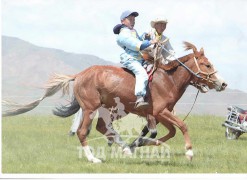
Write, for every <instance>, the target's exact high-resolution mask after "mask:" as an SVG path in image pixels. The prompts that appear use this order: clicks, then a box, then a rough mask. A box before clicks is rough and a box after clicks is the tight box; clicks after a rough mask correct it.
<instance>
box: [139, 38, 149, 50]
mask: <svg viewBox="0 0 247 180" xmlns="http://www.w3.org/2000/svg"><path fill="white" fill-rule="evenodd" d="M150 45H151V43H150V41H148V40H144V41H142V44H141V47H140V50H143V49H145V48H147V47H148V46H150Z"/></svg>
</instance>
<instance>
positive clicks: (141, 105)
mask: <svg viewBox="0 0 247 180" xmlns="http://www.w3.org/2000/svg"><path fill="white" fill-rule="evenodd" d="M148 106H149V104H148V102H145V100H144V97H143V96H137V100H136V103H135V108H136V109H145V108H147V107H148Z"/></svg>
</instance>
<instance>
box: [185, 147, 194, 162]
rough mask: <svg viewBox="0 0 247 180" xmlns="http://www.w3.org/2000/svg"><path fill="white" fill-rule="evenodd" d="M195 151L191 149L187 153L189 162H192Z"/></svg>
mask: <svg viewBox="0 0 247 180" xmlns="http://www.w3.org/2000/svg"><path fill="white" fill-rule="evenodd" d="M193 155H194V154H193V151H192V150H191V149H189V150H188V151H187V152H186V153H185V156H186V158H187V159H188V160H190V161H192V158H193Z"/></svg>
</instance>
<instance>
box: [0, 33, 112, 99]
mask: <svg viewBox="0 0 247 180" xmlns="http://www.w3.org/2000/svg"><path fill="white" fill-rule="evenodd" d="M96 64H97V65H107V64H108V65H112V64H113V63H112V62H110V61H106V60H103V59H101V58H99V57H96V56H93V55H87V54H75V53H68V52H65V51H62V50H58V49H51V48H44V47H38V46H35V45H33V44H31V43H29V42H26V41H23V40H21V39H18V38H14V37H7V36H2V69H3V73H2V81H3V96H5V95H7V94H20V92H19V91H20V89H19V88H30V87H37V86H39V87H41V86H42V85H43V84H44V83H45V82H46V81H47V80H48V78H49V76H50V75H51V74H53V73H62V74H75V73H78V72H80V71H82V70H84V69H85V68H87V67H90V66H92V65H96ZM17 87H18V88H17Z"/></svg>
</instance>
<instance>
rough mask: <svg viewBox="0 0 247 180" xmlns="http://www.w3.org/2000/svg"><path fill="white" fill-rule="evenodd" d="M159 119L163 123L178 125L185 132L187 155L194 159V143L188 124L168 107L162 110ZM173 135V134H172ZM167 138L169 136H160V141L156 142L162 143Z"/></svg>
mask: <svg viewBox="0 0 247 180" xmlns="http://www.w3.org/2000/svg"><path fill="white" fill-rule="evenodd" d="M157 119H158V121H159V122H160V123H162V124H163V125H167V123H168V124H171V125H172V126H177V127H178V128H179V129H180V130H181V132H182V133H183V136H184V140H185V149H186V153H185V155H186V157H187V158H188V159H189V160H192V158H193V150H192V144H191V140H190V137H189V133H188V128H187V126H186V124H185V123H184V122H183V121H182V120H180V119H179V118H177V117H176V116H174V115H173V114H172V113H171V112H170V111H169V110H167V109H164V110H163V111H162V112H160V113H159V114H158V115H157ZM173 128H174V127H173ZM174 129H175V128H174ZM175 132H176V131H175ZM175 132H174V133H175ZM171 135H173V134H171ZM174 135H175V134H174ZM174 135H173V136H174ZM167 138H168V137H165V136H164V137H162V138H160V139H159V142H158V141H157V142H156V144H157V145H159V144H160V143H162V142H164V141H165V140H167Z"/></svg>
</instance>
